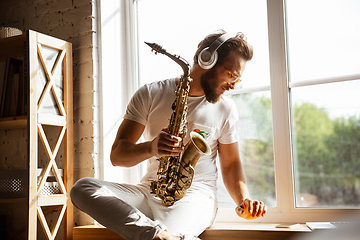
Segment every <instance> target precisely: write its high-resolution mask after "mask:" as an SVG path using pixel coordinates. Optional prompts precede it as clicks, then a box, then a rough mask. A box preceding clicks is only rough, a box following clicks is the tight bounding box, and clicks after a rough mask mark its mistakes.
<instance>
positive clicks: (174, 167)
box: [145, 42, 211, 206]
mask: <svg viewBox="0 0 360 240" xmlns="http://www.w3.org/2000/svg"><path fill="white" fill-rule="evenodd" d="M145 43H146V44H147V45H148V46H150V47H151V48H152V50H153V51H155V54H157V53H158V52H159V53H162V54H164V55H166V56H168V57H169V58H171V59H172V60H174V61H175V62H176V63H177V64H179V65H180V66H181V68H182V69H183V71H184V75H182V76H181V78H180V82H179V85H178V87H177V90H176V98H175V100H174V102H173V104H172V110H173V112H172V114H171V117H170V122H169V125H168V133H169V134H172V135H175V136H177V137H181V138H182V139H183V138H184V137H185V136H186V132H187V120H186V116H187V109H188V107H187V98H188V95H189V89H190V82H191V78H190V65H189V63H188V62H187V61H186V60H185V59H183V58H182V57H180V56H178V55H172V54H170V53H168V52H167V51H166V50H165V49H164V48H162V47H161V46H160V45H158V44H156V43H148V42H145ZM181 145H182V146H184V145H183V142H182V143H181ZM210 151H211V150H210V147H209V145H208V144H207V142H206V141H205V139H204V138H203V137H202V136H201V135H200V134H198V133H196V132H191V133H190V140H189V142H188V143H187V144H186V145H185V147H184V150H183V151H182V152H181V153H180V154H179V155H178V156H176V157H174V156H163V157H161V158H160V159H158V160H159V167H158V171H157V181H152V182H151V185H150V189H151V193H152V194H155V196H156V197H159V198H160V199H161V200H162V202H163V204H164V205H165V206H172V205H173V204H174V203H175V202H176V201H178V200H180V199H181V198H183V197H184V195H185V193H186V190H187V189H188V188H189V187H190V186H191V183H192V180H193V176H194V169H195V165H196V163H197V161H198V159H199V158H200V156H201V155H202V154H206V155H209V154H210Z"/></svg>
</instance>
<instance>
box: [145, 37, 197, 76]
mask: <svg viewBox="0 0 360 240" xmlns="http://www.w3.org/2000/svg"><path fill="white" fill-rule="evenodd" d="M145 43H146V44H147V45H148V46H149V47H151V50H152V51H155V54H157V53H161V54H164V55H166V56H168V57H169V58H171V59H172V60H173V61H175V62H176V63H177V64H179V65H180V67H181V68H182V69H183V72H184V75H183V77H184V78H188V79H190V67H191V66H190V64H189V63H188V62H187V61H186V60H185V59H184V58H182V57H181V56H179V55H175V54H171V53H169V52H167V51H166V49H164V48H163V47H162V46H160V45H159V44H157V43H148V42H145Z"/></svg>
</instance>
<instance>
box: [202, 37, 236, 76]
mask: <svg viewBox="0 0 360 240" xmlns="http://www.w3.org/2000/svg"><path fill="white" fill-rule="evenodd" d="M229 38H230V35H229V34H227V33H225V34H223V35H221V36H220V37H219V38H217V39H216V40H215V41H214V42H213V43H212V44H211V45H210V47H206V48H204V49H203V50H202V51H201V52H200V54H199V57H198V63H199V66H200V67H201V68H203V69H210V68H212V67H213V66H214V65H215V63H216V61H217V59H218V53H217V49H218V48H219V47H220V46H221V45H222V44H223V43H224V42H226V41H227V40H228V39H229Z"/></svg>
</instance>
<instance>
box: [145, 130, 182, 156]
mask: <svg viewBox="0 0 360 240" xmlns="http://www.w3.org/2000/svg"><path fill="white" fill-rule="evenodd" d="M181 141H182V139H181V138H180V137H176V136H174V135H171V134H169V133H167V129H166V128H164V129H163V130H162V131H161V132H160V134H159V135H158V136H157V137H156V138H154V139H153V140H152V142H151V150H150V151H151V153H152V154H153V155H154V156H156V157H158V158H159V157H162V156H178V155H179V153H180V152H181V151H182V150H183V148H182V146H181Z"/></svg>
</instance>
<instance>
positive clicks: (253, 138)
mask: <svg viewBox="0 0 360 240" xmlns="http://www.w3.org/2000/svg"><path fill="white" fill-rule="evenodd" d="M233 99H234V101H235V102H236V104H237V106H238V111H239V117H240V130H239V136H240V138H242V140H241V141H240V148H241V157H242V161H243V164H244V168H245V171H246V176H247V181H248V185H249V188H250V191H251V193H252V197H253V198H257V199H264V200H265V202H266V204H267V205H268V206H276V196H275V176H274V156H273V140H272V120H271V100H270V98H269V97H266V96H256V95H254V94H240V95H234V96H233ZM244 125H245V126H244ZM292 128H293V136H292V143H293V146H296V147H293V153H292V155H293V160H294V173H295V190H296V193H297V198H298V199H297V202H296V204H297V206H298V207H301V206H303V207H332V208H334V207H359V206H360V116H351V117H340V118H334V119H332V118H330V117H329V114H328V113H327V112H326V110H324V109H322V108H319V107H317V106H315V105H314V104H311V103H306V102H305V103H302V104H300V105H296V104H295V105H294V106H293V112H292ZM301 201H303V202H301Z"/></svg>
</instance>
